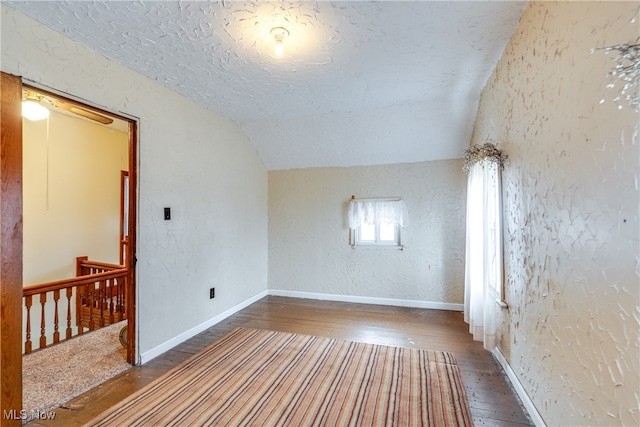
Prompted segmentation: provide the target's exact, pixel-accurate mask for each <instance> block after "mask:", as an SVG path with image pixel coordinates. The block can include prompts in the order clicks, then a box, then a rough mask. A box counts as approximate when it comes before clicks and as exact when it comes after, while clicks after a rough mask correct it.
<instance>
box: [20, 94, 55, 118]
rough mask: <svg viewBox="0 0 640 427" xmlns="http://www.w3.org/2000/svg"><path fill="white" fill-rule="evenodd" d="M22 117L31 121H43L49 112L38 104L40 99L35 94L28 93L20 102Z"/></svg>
mask: <svg viewBox="0 0 640 427" xmlns="http://www.w3.org/2000/svg"><path fill="white" fill-rule="evenodd" d="M22 117H24V118H25V119H28V120H31V121H38V120H44V119H46V118H47V117H49V110H48V109H47V108H46V107H45V106H43V105H42V104H40V98H39V97H38V95H36V94H35V93H28V94H27V96H26V99H25V100H24V101H22Z"/></svg>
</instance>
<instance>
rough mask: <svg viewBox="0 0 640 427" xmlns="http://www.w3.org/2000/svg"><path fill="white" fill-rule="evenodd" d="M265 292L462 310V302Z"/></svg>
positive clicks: (278, 294) (273, 290)
mask: <svg viewBox="0 0 640 427" xmlns="http://www.w3.org/2000/svg"><path fill="white" fill-rule="evenodd" d="M267 292H268V294H269V295H274V296H279V297H292V298H306V299H318V300H325V301H342V302H355V303H361V304H378V305H392V306H396V307H414V308H431V309H435V310H451V311H463V310H464V305H463V304H453V303H448V302H432V301H413V300H406V299H393V298H376V297H358V296H352V295H336V294H320V293H315V292H299V291H285V290H278V289H269V290H268V291H267Z"/></svg>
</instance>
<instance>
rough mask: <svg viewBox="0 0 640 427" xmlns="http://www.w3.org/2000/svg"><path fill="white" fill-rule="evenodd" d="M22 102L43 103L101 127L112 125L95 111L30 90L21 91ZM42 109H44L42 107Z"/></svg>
mask: <svg viewBox="0 0 640 427" xmlns="http://www.w3.org/2000/svg"><path fill="white" fill-rule="evenodd" d="M22 100H23V101H31V102H33V103H36V104H40V105H41V106H42V104H41V102H42V101H45V102H46V103H48V104H49V105H51V106H52V107H54V108H58V109H60V110H63V111H67V112H69V113H73V114H75V115H78V116H80V117H84V118H85V119H89V120H93V121H95V122H98V123H101V124H103V125H110V124H111V123H113V119H112V118H110V117H107V116H104V115H102V114H98V113H96V112H95V111H91V110H88V109H86V108H83V107H80V106H78V105H76V104H74V103H71V102H66V101H61V100H59V99H57V98H54V97H52V96H49V95H44V94H42V93H38V92H36V91H34V90H31V89H22ZM43 108H46V107H44V106H43Z"/></svg>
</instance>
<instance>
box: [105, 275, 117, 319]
mask: <svg viewBox="0 0 640 427" xmlns="http://www.w3.org/2000/svg"><path fill="white" fill-rule="evenodd" d="M114 286H115V287H116V291H117V290H118V288H117V286H118V279H117V278H116V279H113V280H111V286H109V300H108V301H109V302H108V304H107V307H108V309H109V324H110V325H113V324H114V323H115V321H114V316H113V300H114V297H113V290H114V289H113V288H114Z"/></svg>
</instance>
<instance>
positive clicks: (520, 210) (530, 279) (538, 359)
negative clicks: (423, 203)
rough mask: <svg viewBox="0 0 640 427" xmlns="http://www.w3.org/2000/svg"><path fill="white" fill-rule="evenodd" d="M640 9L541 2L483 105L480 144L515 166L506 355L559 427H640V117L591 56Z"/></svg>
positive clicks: (633, 31) (626, 28)
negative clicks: (489, 143)
mask: <svg viewBox="0 0 640 427" xmlns="http://www.w3.org/2000/svg"><path fill="white" fill-rule="evenodd" d="M638 6H639V4H638V2H619V3H616V2H602V3H595V2H561V3H551V2H533V3H531V4H530V5H529V7H528V9H527V10H526V11H525V14H524V15H523V17H522V19H521V23H520V27H519V29H518V30H517V31H516V33H515V34H514V37H513V39H512V41H511V43H510V44H509V46H508V47H507V50H506V51H505V54H504V56H503V58H502V60H501V61H500V63H499V64H498V66H497V68H496V70H495V72H494V74H493V76H492V78H491V79H490V81H489V82H488V85H487V87H486V89H485V91H484V93H483V95H482V98H481V103H480V107H479V112H478V117H477V122H476V129H475V132H474V137H473V141H472V142H474V143H482V142H484V141H486V140H487V139H489V140H493V141H495V142H497V143H498V145H499V146H500V147H501V148H502V149H503V150H504V151H505V152H506V153H507V154H508V156H509V162H508V164H507V167H506V169H505V171H504V195H505V200H504V214H505V240H506V241H505V256H506V260H505V269H506V295H507V302H508V304H509V306H510V309H509V311H508V312H506V311H503V313H504V314H503V318H502V319H501V342H500V348H501V350H502V352H503V353H504V354H505V356H506V358H507V360H508V361H509V363H510V365H511V366H512V367H513V370H514V372H515V373H516V375H517V376H518V377H519V379H520V382H521V383H522V384H523V386H524V388H525V389H526V391H527V393H528V394H529V396H530V397H531V398H532V400H533V402H534V404H535V405H536V407H537V408H538V410H539V412H540V413H541V415H542V417H543V418H544V420H545V421H546V422H547V423H548V424H549V425H554V426H555V425H639V424H640V415H639V410H638V394H639V378H640V369H639V366H638V365H639V358H638V342H639V341H638V339H639V324H638V319H639V304H638V303H639V279H638V274H639V270H638V254H639V244H638V242H639V237H640V236H639V226H638V207H639V198H638V181H639V169H640V167H639V164H638V163H639V150H638V132H639V130H638V120H639V116H638V113H637V112H634V111H632V110H631V109H630V108H629V107H628V106H626V107H625V108H623V109H622V110H618V109H617V108H616V106H615V104H613V103H612V98H613V97H614V96H615V90H610V89H605V85H606V84H607V82H608V81H609V79H608V78H607V77H606V74H607V73H608V72H609V71H610V70H611V68H612V67H613V66H614V64H615V62H614V61H613V60H612V58H611V57H612V56H613V54H610V55H609V56H607V55H605V54H604V52H603V51H596V52H595V53H593V54H591V53H590V50H591V48H597V47H603V46H610V45H614V44H618V43H623V42H632V41H634V40H635V39H636V38H637V37H638V34H639V29H640V27H639V26H638V23H637V22H636V23H635V24H632V23H630V22H629V21H630V20H631V19H632V18H633V16H634V14H637V13H638V9H637V8H638ZM603 97H604V99H605V102H604V103H603V104H600V103H599V102H600V100H601V99H602V98H603Z"/></svg>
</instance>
